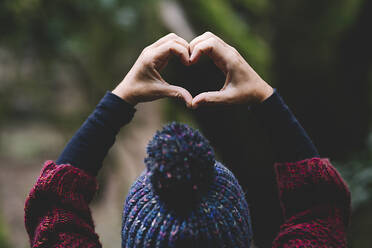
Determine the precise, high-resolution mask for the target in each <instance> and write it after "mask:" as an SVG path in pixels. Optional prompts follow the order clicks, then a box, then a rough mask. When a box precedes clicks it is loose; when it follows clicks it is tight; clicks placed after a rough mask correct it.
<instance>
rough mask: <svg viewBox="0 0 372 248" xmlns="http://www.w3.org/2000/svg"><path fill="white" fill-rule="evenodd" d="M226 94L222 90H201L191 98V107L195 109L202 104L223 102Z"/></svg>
mask: <svg viewBox="0 0 372 248" xmlns="http://www.w3.org/2000/svg"><path fill="white" fill-rule="evenodd" d="M226 98H227V97H226V94H225V92H224V91H209V92H203V93H200V94H199V95H197V96H196V97H194V99H193V100H192V105H191V106H192V108H193V109H196V108H197V107H199V106H200V105H202V104H218V103H225V100H226Z"/></svg>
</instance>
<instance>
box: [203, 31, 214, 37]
mask: <svg viewBox="0 0 372 248" xmlns="http://www.w3.org/2000/svg"><path fill="white" fill-rule="evenodd" d="M204 34H205V35H207V36H213V33H212V32H211V31H207V32H205V33H204Z"/></svg>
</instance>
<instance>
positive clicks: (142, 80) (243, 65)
mask: <svg viewBox="0 0 372 248" xmlns="http://www.w3.org/2000/svg"><path fill="white" fill-rule="evenodd" d="M203 54H205V55H207V56H208V57H209V58H210V59H211V60H212V61H213V62H214V64H215V65H216V66H217V68H218V69H219V70H221V71H222V72H223V73H224V74H225V82H224V84H223V86H222V88H221V89H220V90H213V91H206V92H202V93H200V94H198V95H196V96H195V97H192V95H191V94H190V92H189V91H188V90H186V89H185V88H183V87H185V85H183V87H180V86H176V85H172V84H169V83H167V82H166V81H165V80H164V79H163V78H162V76H161V75H160V71H161V70H162V69H164V68H165V67H166V66H167V64H168V62H169V59H170V57H171V56H172V55H176V56H178V57H179V58H180V60H181V62H182V63H183V64H184V65H185V66H190V65H194V64H196V63H197V62H198V61H199V59H200V58H201V56H202V55H203ZM203 72H204V71H201V72H200V73H201V74H202V73H203ZM198 81H199V82H200V78H199V79H198ZM200 83H203V82H200ZM213 88H214V87H213ZM272 92H273V90H272V88H271V87H270V86H269V85H268V84H267V83H266V82H265V81H263V80H262V79H261V78H260V76H259V75H258V74H257V73H256V72H255V71H254V70H253V69H252V68H251V67H250V65H249V64H248V63H247V62H246V61H245V60H244V59H243V57H242V56H241V55H240V54H239V53H238V51H237V50H236V49H235V48H233V47H231V46H230V45H228V44H226V43H225V42H224V41H223V40H222V39H220V38H219V37H217V36H215V35H214V34H212V33H210V32H206V33H204V34H203V35H201V36H198V37H196V38H195V39H194V40H192V41H191V42H190V43H188V42H187V41H185V40H184V39H182V38H180V37H179V36H177V35H175V34H169V35H167V36H165V37H163V38H161V39H159V40H158V41H156V42H155V43H153V44H151V45H150V46H148V47H146V48H145V49H144V50H143V52H142V53H141V55H140V56H139V58H138V59H137V61H136V63H135V64H134V65H133V67H132V69H131V70H130V71H129V72H128V74H127V75H126V76H125V78H124V79H123V81H122V82H121V83H120V84H119V85H118V87H117V88H116V89H115V90H114V91H113V93H114V94H117V95H119V96H120V97H122V98H123V99H125V100H127V101H128V102H129V103H132V104H133V105H135V104H137V103H138V102H145V101H152V100H155V99H159V98H162V97H175V98H183V99H184V101H185V102H186V104H187V106H188V107H192V108H197V107H198V106H199V105H201V104H236V103H246V102H255V101H262V100H263V99H265V98H267V97H268V96H269V95H271V94H272Z"/></svg>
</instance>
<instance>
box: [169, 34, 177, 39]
mask: <svg viewBox="0 0 372 248" xmlns="http://www.w3.org/2000/svg"><path fill="white" fill-rule="evenodd" d="M168 37H169V38H171V39H176V38H177V37H178V36H177V35H176V34H175V33H170V34H168Z"/></svg>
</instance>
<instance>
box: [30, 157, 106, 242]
mask: <svg viewBox="0 0 372 248" xmlns="http://www.w3.org/2000/svg"><path fill="white" fill-rule="evenodd" d="M96 190H97V183H96V180H95V178H94V177H93V176H91V175H88V174H87V173H85V172H84V171H83V170H81V169H79V168H76V167H73V166H71V165H56V164H55V163H54V162H53V161H47V162H46V163H45V164H44V167H43V169H42V171H41V174H40V176H39V178H38V179H37V182H36V184H35V185H34V187H33V188H32V190H31V192H30V194H29V196H28V198H27V200H26V204H25V226H26V230H27V233H28V235H29V238H30V244H31V247H33V248H36V247H37V248H39V247H40V248H41V247H45V248H46V247H61V248H62V247H88V248H93V247H101V244H100V242H99V240H98V235H97V234H96V233H95V231H94V224H93V220H92V215H91V212H90V209H89V206H88V204H89V203H90V202H91V200H92V198H93V196H94V194H95V192H96Z"/></svg>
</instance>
